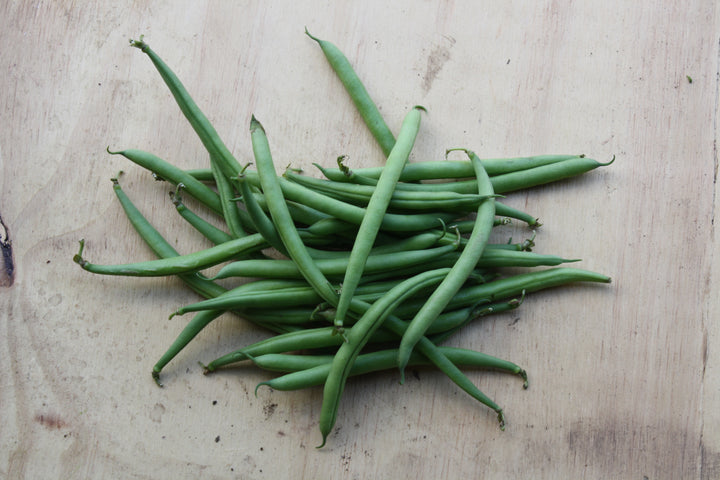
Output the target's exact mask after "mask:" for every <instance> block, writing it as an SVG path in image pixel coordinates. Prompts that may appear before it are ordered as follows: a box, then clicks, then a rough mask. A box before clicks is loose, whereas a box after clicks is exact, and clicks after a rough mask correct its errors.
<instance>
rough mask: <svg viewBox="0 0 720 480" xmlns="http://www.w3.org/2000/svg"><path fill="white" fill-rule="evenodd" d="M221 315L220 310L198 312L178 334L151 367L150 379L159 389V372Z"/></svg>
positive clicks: (160, 384)
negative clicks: (151, 378)
mask: <svg viewBox="0 0 720 480" xmlns="http://www.w3.org/2000/svg"><path fill="white" fill-rule="evenodd" d="M223 313H225V312H223V311H222V310H206V311H203V312H198V314H197V315H195V316H194V317H193V319H192V320H191V321H190V322H189V323H188V324H187V326H186V327H185V328H184V329H183V331H182V332H180V335H179V336H178V337H177V338H176V339H175V341H174V342H173V343H172V345H170V348H168V350H167V351H166V352H165V353H164V354H163V356H162V357H160V360H158V361H157V363H155V366H153V371H152V377H153V380H155V383H157V385H158V386H159V387H162V386H163V384H162V383H160V372H161V371H162V369H163V368H165V366H166V365H167V364H168V363H170V361H171V360H172V359H173V358H175V357H176V356H177V354H178V353H180V351H181V350H182V349H183V348H185V347H186V346H187V344H188V343H190V342H191V341H192V339H193V338H195V337H196V336H197V335H198V333H200V331H201V330H202V329H204V328H205V327H206V326H207V325H209V324H210V322H212V321H213V320H215V319H216V318H218V317H219V316H220V315H222V314H223Z"/></svg>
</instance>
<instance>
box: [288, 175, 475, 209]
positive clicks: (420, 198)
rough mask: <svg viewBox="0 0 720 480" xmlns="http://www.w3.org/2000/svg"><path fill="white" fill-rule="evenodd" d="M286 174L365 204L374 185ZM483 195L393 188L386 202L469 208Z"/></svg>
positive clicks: (400, 206)
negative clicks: (388, 200)
mask: <svg viewBox="0 0 720 480" xmlns="http://www.w3.org/2000/svg"><path fill="white" fill-rule="evenodd" d="M285 177H286V178H287V179H289V180H291V181H293V182H296V183H299V184H301V185H303V186H305V187H307V188H310V189H313V190H315V191H316V192H320V193H323V194H325V195H329V196H331V197H333V198H335V199H338V200H341V201H344V202H347V203H352V204H355V205H359V206H366V205H367V204H368V202H369V201H370V198H371V196H372V194H373V193H374V191H375V186H374V185H359V184H355V183H343V182H335V181H332V180H322V179H319V178H312V177H306V176H303V175H298V174H296V173H286V174H285ZM483 200H485V197H483V196H480V195H473V194H462V193H456V192H443V191H433V192H419V191H414V190H394V191H393V192H392V196H391V198H390V202H389V203H388V209H389V210H426V211H428V210H429V211H444V210H452V211H463V212H465V211H469V210H471V209H473V208H474V209H477V206H478V205H479V203H480V202H482V201H483Z"/></svg>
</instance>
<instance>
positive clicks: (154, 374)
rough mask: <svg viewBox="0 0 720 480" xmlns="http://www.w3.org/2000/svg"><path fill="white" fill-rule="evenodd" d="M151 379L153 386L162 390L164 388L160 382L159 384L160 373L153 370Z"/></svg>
mask: <svg viewBox="0 0 720 480" xmlns="http://www.w3.org/2000/svg"><path fill="white" fill-rule="evenodd" d="M152 378H153V380H155V385H157V386H158V387H160V388H162V387H164V386H165V385H163V384H162V382H160V371H159V370H154V369H153V371H152Z"/></svg>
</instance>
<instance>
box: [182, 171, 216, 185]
mask: <svg viewBox="0 0 720 480" xmlns="http://www.w3.org/2000/svg"><path fill="white" fill-rule="evenodd" d="M185 173H187V174H188V175H190V176H191V177H193V178H194V179H195V180H198V181H200V182H207V183H213V182H215V176H214V175H213V173H212V169H210V168H188V169H186V170H185Z"/></svg>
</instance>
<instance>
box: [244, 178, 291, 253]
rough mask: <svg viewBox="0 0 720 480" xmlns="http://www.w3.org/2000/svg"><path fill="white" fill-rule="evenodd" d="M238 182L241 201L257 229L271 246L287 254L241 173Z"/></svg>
mask: <svg viewBox="0 0 720 480" xmlns="http://www.w3.org/2000/svg"><path fill="white" fill-rule="evenodd" d="M238 184H239V186H240V193H241V195H242V199H243V203H244V204H245V209H246V210H247V212H248V214H249V215H250V218H251V219H252V221H253V223H254V224H255V228H257V231H258V232H259V233H260V234H261V235H262V236H263V238H265V240H266V241H267V242H268V243H269V244H270V245H272V247H273V248H275V249H276V250H277V251H279V252H281V253H283V254H285V255H287V252H286V251H285V246H284V245H283V243H282V240H281V239H280V236H279V235H278V233H277V230H275V225H273V223H272V220H270V218H268V216H267V215H265V212H264V211H263V210H262V208H261V207H260V204H259V203H258V202H257V199H256V198H255V195H253V193H252V191H251V190H250V185H249V184H248V183H247V182H246V181H244V177H243V176H242V175H240V176H239V177H238Z"/></svg>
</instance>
